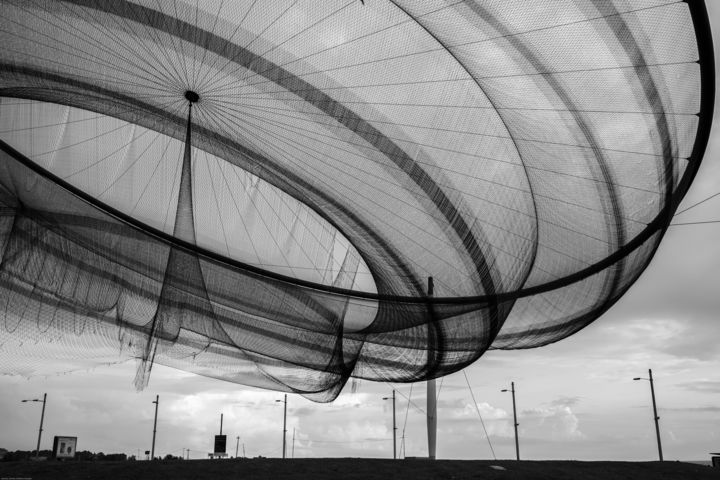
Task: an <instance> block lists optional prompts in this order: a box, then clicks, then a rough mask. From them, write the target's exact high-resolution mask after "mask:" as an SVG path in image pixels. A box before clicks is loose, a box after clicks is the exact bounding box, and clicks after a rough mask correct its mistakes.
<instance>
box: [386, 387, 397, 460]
mask: <svg viewBox="0 0 720 480" xmlns="http://www.w3.org/2000/svg"><path fill="white" fill-rule="evenodd" d="M383 400H392V403H393V460H395V459H397V441H396V440H395V437H396V435H397V427H396V426H395V390H394V389H393V391H392V397H383Z"/></svg>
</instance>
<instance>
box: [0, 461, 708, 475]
mask: <svg viewBox="0 0 720 480" xmlns="http://www.w3.org/2000/svg"><path fill="white" fill-rule="evenodd" d="M493 466H495V467H502V468H505V470H502V469H498V468H493ZM9 478H12V479H20V478H22V479H32V480H43V479H52V480H55V479H63V480H66V479H67V480H75V479H100V480H131V479H132V480H135V479H150V480H154V479H157V480H190V479H206V478H207V479H232V478H237V479H243V480H247V479H271V480H279V479H302V480H305V479H312V480H344V479H371V480H372V479H382V480H398V479H409V480H425V479H455V480H460V479H483V480H496V479H502V480H525V479H547V480H565V479H567V480H577V479H580V480H613V479H627V480H631V479H632V480H666V479H667V480H670V479H672V480H695V479H697V480H703V479H713V480H718V479H720V469H717V468H711V467H706V466H702V465H695V464H690V463H681V462H664V463H660V462H643V463H640V462H569V461H544V462H535V461H521V462H515V461H507V460H504V461H462V460H437V461H434V462H431V461H429V460H395V461H393V460H377V459H354V458H316V459H294V460H280V459H270V458H261V459H234V460H186V461H182V460H173V461H155V462H51V461H49V462H0V480H5V479H9Z"/></svg>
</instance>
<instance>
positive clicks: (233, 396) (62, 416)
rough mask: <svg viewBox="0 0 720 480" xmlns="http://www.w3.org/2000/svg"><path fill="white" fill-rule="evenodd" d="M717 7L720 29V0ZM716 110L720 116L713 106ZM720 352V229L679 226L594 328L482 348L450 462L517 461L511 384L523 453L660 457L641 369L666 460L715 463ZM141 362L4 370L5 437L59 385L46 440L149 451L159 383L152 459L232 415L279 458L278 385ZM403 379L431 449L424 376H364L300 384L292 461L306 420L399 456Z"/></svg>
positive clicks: (344, 442)
mask: <svg viewBox="0 0 720 480" xmlns="http://www.w3.org/2000/svg"><path fill="white" fill-rule="evenodd" d="M707 3H708V4H709V5H708V9H709V11H710V16H711V21H712V23H713V26H714V27H715V32H714V34H715V36H716V37H720V31H718V26H720V2H716V1H714V0H713V1H708V2H707ZM716 43H717V42H716ZM716 50H720V48H717V47H716ZM716 53H717V52H716ZM716 57H717V55H716ZM715 110H716V118H717V117H718V108H717V103H716V108H715ZM719 153H720V130H718V128H717V125H716V126H715V127H714V128H713V133H712V136H711V139H710V144H709V147H708V152H707V155H706V157H705V159H704V161H703V165H702V167H701V169H700V173H699V174H698V176H697V178H696V180H695V183H694V184H693V187H692V189H691V191H690V193H689V195H688V196H687V197H686V199H685V201H684V202H683V205H681V207H680V209H682V208H683V207H684V206H689V205H692V204H693V203H695V202H697V201H699V200H702V199H704V198H706V197H708V196H710V195H712V194H714V193H716V192H720V160H719V159H718V154H719ZM703 220H720V196H718V197H716V198H714V199H713V200H710V201H708V202H706V203H704V204H703V205H701V206H698V207H696V208H694V209H692V210H690V211H689V212H687V213H684V214H682V215H681V216H678V217H677V218H676V222H681V221H682V222H691V221H703ZM719 361H720V224H701V225H692V226H679V227H672V228H670V230H669V231H668V234H667V235H666V236H665V238H664V240H663V242H662V244H661V246H660V249H659V251H658V253H657V255H656V256H655V258H654V259H653V261H652V263H651V264H650V266H649V267H648V269H647V270H646V272H645V273H644V274H643V276H642V277H641V278H640V280H639V281H638V282H637V283H636V284H635V285H634V286H633V287H632V288H631V289H630V291H629V292H628V293H627V294H626V295H625V296H624V297H623V298H622V299H621V300H620V301H619V302H618V304H617V305H615V306H614V307H613V308H612V309H611V310H610V311H609V312H608V313H606V314H605V315H604V316H603V317H601V318H600V319H598V320H597V321H596V322H595V323H594V324H592V325H591V326H589V327H588V328H586V329H585V330H583V331H581V332H580V333H578V334H576V335H575V336H573V337H571V338H569V339H566V340H564V341H562V342H559V343H557V344H555V345H551V346H548V347H544V348H539V349H534V350H528V351H499V352H490V353H488V354H486V355H485V356H483V357H482V358H481V359H480V360H479V361H478V362H477V363H476V364H475V365H473V366H471V367H469V368H468V369H466V370H465V374H466V375H467V379H468V380H469V382H470V386H471V387H472V392H471V391H470V390H469V389H468V385H467V383H466V379H465V376H464V374H463V373H462V372H461V373H458V374H454V375H451V376H448V377H446V378H444V379H443V380H438V387H439V403H438V447H437V448H438V451H437V454H438V458H458V459H492V458H493V455H495V456H496V457H497V458H514V455H515V451H514V440H513V430H512V401H511V397H510V395H509V394H508V393H501V392H500V390H501V389H502V388H509V386H510V382H511V381H514V382H515V384H516V390H517V406H518V416H519V420H518V421H519V423H520V427H519V432H520V454H521V458H523V459H576V460H600V459H608V460H654V459H657V446H656V442H655V431H654V424H653V421H652V406H651V399H650V386H649V384H648V382H646V381H642V382H640V381H633V380H632V378H633V377H637V376H643V377H647V369H648V368H652V369H653V374H654V377H655V390H656V396H657V401H658V407H659V415H660V417H661V418H660V428H661V435H662V442H663V450H664V454H665V458H666V459H669V460H675V459H680V460H707V459H709V456H708V452H716V451H720V403H719V402H718V399H719V398H720V373H719V372H720V368H718V364H719V363H720V362H719ZM135 368H136V366H135V364H126V365H119V366H113V367H98V368H97V369H94V370H92V371H89V372H78V373H73V374H66V375H53V376H49V377H35V378H30V379H25V378H21V377H16V376H13V377H10V376H1V377H0V391H1V392H2V394H0V412H1V413H0V447H2V448H6V449H9V450H16V449H24V450H31V449H34V448H35V443H36V441H37V433H38V431H37V430H38V423H39V420H40V408H41V405H40V404H39V403H21V399H28V398H42V394H43V393H44V392H47V394H48V402H47V410H46V412H45V425H44V428H45V431H44V432H43V441H42V448H48V449H49V448H50V447H51V446H52V437H53V436H54V435H69V436H77V437H78V448H79V449H80V450H91V451H103V452H105V453H115V452H124V453H127V454H129V455H131V454H137V452H138V451H140V452H141V453H142V452H143V451H144V450H149V449H150V444H151V440H152V426H153V412H154V405H153V404H152V401H153V400H154V399H155V395H156V394H158V395H160V408H159V415H158V434H157V442H156V455H162V456H164V455H165V454H167V453H172V454H174V455H180V454H181V453H182V451H183V449H187V448H189V449H190V451H191V453H190V456H191V457H192V458H203V457H206V456H207V452H208V451H210V450H212V439H213V435H214V434H216V433H218V430H219V426H220V425H219V423H220V414H221V413H223V414H224V428H223V430H224V432H223V433H225V434H227V435H228V436H229V438H228V451H229V452H230V453H231V455H234V453H235V446H236V437H237V436H240V442H239V443H240V454H241V455H242V448H243V445H244V448H245V453H246V455H247V456H258V455H263V456H280V455H281V448H282V420H283V410H282V404H281V403H277V402H276V401H275V400H277V399H281V398H282V394H278V393H273V392H267V391H262V390H258V389H254V388H250V387H244V386H241V385H235V384H230V383H225V382H221V381H217V380H213V379H208V378H203V377H198V376H195V375H190V374H186V373H183V372H179V371H176V370H172V369H169V368H165V367H162V366H159V365H156V366H155V367H154V368H153V372H152V377H151V380H150V385H149V387H148V388H147V389H146V390H145V391H143V392H139V393H138V392H136V391H135V389H134V387H133V385H132V381H133V378H134V375H135ZM393 387H396V388H397V389H398V396H397V398H398V401H397V419H398V449H400V448H401V441H400V437H401V436H402V435H403V432H404V436H405V441H404V443H405V449H404V452H403V453H404V454H405V455H407V456H426V455H427V437H426V430H425V415H424V409H425V386H424V384H422V383H421V384H416V385H414V386H412V387H411V386H410V385H395V386H392V385H389V384H378V383H371V382H360V383H359V384H358V385H357V389H356V393H351V391H350V390H351V389H350V386H349V385H348V388H346V392H344V393H343V394H341V395H340V397H339V398H338V399H337V400H336V401H335V402H334V403H332V404H316V403H313V402H310V401H308V400H305V399H304V398H302V397H299V396H295V395H289V396H288V437H287V438H288V456H290V455H291V453H292V446H293V442H292V436H293V430H294V431H295V442H294V455H295V457H328V456H357V457H392V408H391V402H389V401H383V400H382V397H383V396H389V395H390V394H391V390H392V388H393ZM411 388H412V393H411ZM472 395H474V398H475V402H474V401H473V398H472ZM408 397H411V398H412V403H413V404H414V405H411V406H410V407H409V408H408V401H407V398H408ZM478 411H479V412H480V414H481V416H482V419H483V420H484V427H485V430H486V431H487V434H488V435H489V442H488V438H487V437H486V435H485V431H484V429H483V425H482V424H481V421H480V416H479V415H478ZM491 445H492V449H491ZM493 450H494V453H493Z"/></svg>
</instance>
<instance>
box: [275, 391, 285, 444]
mask: <svg viewBox="0 0 720 480" xmlns="http://www.w3.org/2000/svg"><path fill="white" fill-rule="evenodd" d="M275 401H276V402H283V403H284V404H285V411H284V413H283V456H282V458H285V443H286V437H287V393H286V394H285V399H284V400H275Z"/></svg>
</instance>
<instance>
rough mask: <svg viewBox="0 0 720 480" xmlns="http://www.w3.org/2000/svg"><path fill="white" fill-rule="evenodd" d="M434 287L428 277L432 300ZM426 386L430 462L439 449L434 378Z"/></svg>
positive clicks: (431, 309)
mask: <svg viewBox="0 0 720 480" xmlns="http://www.w3.org/2000/svg"><path fill="white" fill-rule="evenodd" d="M434 286H435V284H434V282H433V277H428V297H430V298H432V296H433V295H434V293H435V292H434V290H435V288H434ZM430 315H431V316H434V311H433V307H432V304H430ZM430 321H431V322H432V321H434V318H430ZM426 384H427V400H426V403H427V434H428V457H429V458H430V460H435V452H436V448H437V388H436V381H435V379H434V378H431V379H430V380H428V381H427V382H426Z"/></svg>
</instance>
